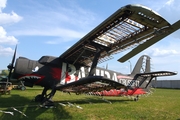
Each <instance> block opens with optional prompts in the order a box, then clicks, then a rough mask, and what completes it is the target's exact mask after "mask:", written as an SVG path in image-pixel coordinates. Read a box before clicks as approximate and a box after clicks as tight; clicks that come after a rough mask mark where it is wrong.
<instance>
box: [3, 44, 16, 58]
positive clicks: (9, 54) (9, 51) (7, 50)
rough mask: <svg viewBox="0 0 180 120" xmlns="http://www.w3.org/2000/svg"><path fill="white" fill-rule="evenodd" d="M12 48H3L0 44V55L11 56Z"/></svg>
mask: <svg viewBox="0 0 180 120" xmlns="http://www.w3.org/2000/svg"><path fill="white" fill-rule="evenodd" d="M13 53H14V50H13V49H12V48H10V47H6V48H4V47H3V46H0V56H11V55H13Z"/></svg>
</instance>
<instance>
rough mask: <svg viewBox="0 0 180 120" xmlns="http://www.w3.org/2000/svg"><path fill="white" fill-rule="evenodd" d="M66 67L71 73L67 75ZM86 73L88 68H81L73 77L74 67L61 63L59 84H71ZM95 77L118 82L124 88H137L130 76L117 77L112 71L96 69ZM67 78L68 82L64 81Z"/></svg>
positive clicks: (136, 82)
mask: <svg viewBox="0 0 180 120" xmlns="http://www.w3.org/2000/svg"><path fill="white" fill-rule="evenodd" d="M67 67H69V68H70V69H71V71H70V72H68V74H67V70H68V69H67ZM87 71H88V72H89V71H90V68H85V67H81V68H80V70H79V73H78V76H75V73H76V67H75V66H74V65H72V64H67V63H63V64H62V73H61V76H62V77H61V84H66V83H70V82H73V81H75V80H76V78H77V77H78V79H80V78H83V77H86V76H87V75H88V74H86V72H87ZM95 75H96V76H104V77H106V78H109V79H111V80H114V81H116V82H119V83H121V84H123V85H125V86H139V81H137V80H133V78H131V77H130V76H125V75H124V76H123V75H117V73H116V72H114V71H109V70H105V69H100V68H96V71H95ZM67 76H69V78H70V80H69V81H66V77H67Z"/></svg>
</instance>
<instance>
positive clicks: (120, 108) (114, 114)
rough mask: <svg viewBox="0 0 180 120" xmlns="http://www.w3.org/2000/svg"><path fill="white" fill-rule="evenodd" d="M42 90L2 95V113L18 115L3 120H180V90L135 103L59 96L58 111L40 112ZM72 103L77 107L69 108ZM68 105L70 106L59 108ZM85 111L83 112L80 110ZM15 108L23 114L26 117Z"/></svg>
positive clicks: (158, 92) (159, 91) (162, 91)
mask: <svg viewBox="0 0 180 120" xmlns="http://www.w3.org/2000/svg"><path fill="white" fill-rule="evenodd" d="M39 93H41V89H27V90H26V91H19V90H12V91H11V94H10V95H0V111H11V112H14V116H12V115H10V114H5V113H2V112H0V119H1V120H20V119H30V120H35V119H36V120H61V119H67V120H69V119H70V120H71V119H73V120H153V119H154V120H180V89H179V90H178V89H155V92H154V93H153V94H151V95H148V96H141V97H140V100H139V101H137V102H135V101H132V100H131V99H129V98H127V97H105V99H106V100H108V101H110V102H111V103H112V104H110V103H108V102H106V101H104V100H102V99H101V98H100V97H96V96H95V97H93V96H87V95H75V94H71V95H69V94H66V93H62V92H58V91H57V93H56V95H55V97H54V99H53V100H54V101H55V105H56V108H49V109H47V108H40V107H39V106H38V103H35V102H33V101H32V99H33V98H34V96H36V95H37V94H39ZM68 102H70V103H73V104H74V105H75V106H68ZM59 103H64V104H66V106H62V105H59ZM78 105H79V106H80V107H82V108H83V109H79V108H77V107H76V106H78ZM11 107H15V108H16V109H17V110H19V111H22V112H23V113H25V114H26V115H27V117H25V116H23V115H22V114H20V113H19V112H17V111H14V110H13V109H12V108H11Z"/></svg>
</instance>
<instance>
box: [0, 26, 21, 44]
mask: <svg viewBox="0 0 180 120" xmlns="http://www.w3.org/2000/svg"><path fill="white" fill-rule="evenodd" d="M17 43H18V40H17V39H16V38H15V37H14V36H7V34H6V31H5V30H4V28H3V27H2V26H0V44H7V45H16V44H17Z"/></svg>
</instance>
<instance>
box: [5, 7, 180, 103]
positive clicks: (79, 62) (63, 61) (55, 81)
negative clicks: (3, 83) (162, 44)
mask: <svg viewBox="0 0 180 120" xmlns="http://www.w3.org/2000/svg"><path fill="white" fill-rule="evenodd" d="M179 27H180V21H178V22H176V23H174V24H172V25H171V24H170V23H168V22H167V21H166V20H165V19H164V18H162V17H161V16H160V15H159V14H157V13H156V12H154V11H153V10H151V9H149V8H147V7H145V6H142V5H127V6H124V7H122V8H120V9H119V10H117V11H116V12H115V13H114V14H112V15H111V16H110V17H109V18H107V19H106V20H105V21H104V22H102V23H101V24H100V25H99V26H97V27H96V28H95V29H93V30H92V31H91V32H89V33H88V34H87V35H85V36H84V37H83V38H82V39H80V40H79V41H78V42H77V43H76V44H74V45H73V46H72V47H71V48H69V49H68V50H67V51H65V52H64V53H63V54H62V55H60V56H59V57H53V56H42V57H41V58H40V59H39V60H38V61H35V60H30V59H28V58H24V57H19V58H17V59H16V62H15V56H16V49H15V52H14V56H13V59H12V62H11V64H10V65H8V69H9V71H10V72H9V75H8V80H9V79H10V78H11V77H12V78H14V79H18V80H22V81H24V85H26V86H29V87H32V86H33V85H40V86H43V87H44V89H43V91H42V94H40V95H37V96H36V98H35V100H36V101H40V102H41V103H42V104H43V105H53V103H52V101H51V99H52V97H53V96H54V94H55V92H56V90H62V91H63V90H67V89H72V90H73V91H77V92H87V91H88V92H90V91H93V92H95V90H97V91H99V90H110V89H113V88H115V89H121V88H125V89H127V88H128V87H132V85H134V83H135V81H140V85H141V86H142V85H143V86H144V82H145V81H146V80H148V81H150V80H151V79H152V77H156V76H161V75H175V74H176V73H173V72H168V71H167V72H166V71H164V72H153V73H142V74H141V73H138V74H136V75H135V77H134V78H133V79H132V80H131V81H130V83H129V85H128V86H125V85H124V84H122V83H120V82H119V81H118V74H117V73H116V72H114V73H112V75H111V74H110V72H109V74H108V71H104V72H97V73H98V74H96V75H95V73H96V71H98V69H96V68H97V64H98V63H101V62H104V61H107V60H109V59H111V58H112V55H114V54H117V53H119V52H122V51H125V50H127V49H128V48H134V49H133V50H132V51H130V52H129V53H127V54H126V55H125V56H123V57H122V58H120V59H119V60H118V61H120V62H124V61H126V60H128V59H129V58H131V57H133V56H134V55H136V54H137V53H139V52H141V51H142V50H144V49H146V48H147V47H149V46H151V45H153V44H154V43H156V42H158V41H159V40H161V39H162V38H164V37H166V36H168V35H169V34H171V33H173V32H174V31H176V30H178V29H179ZM14 62H15V65H14ZM13 69H14V72H13V73H12V70H13ZM100 71H101V70H100ZM160 73H161V74H160ZM116 75H117V76H116ZM145 79H146V80H145ZM144 80H145V81H144ZM7 82H8V81H7ZM141 82H142V83H141ZM147 83H148V84H149V82H147ZM147 83H146V84H145V86H148V84H147ZM94 86H95V87H94ZM136 87H139V86H138V85H137V86H136ZM48 89H51V92H50V93H49V94H48V95H47V90H48Z"/></svg>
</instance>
